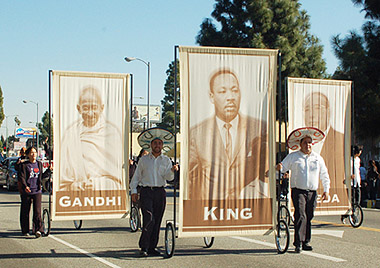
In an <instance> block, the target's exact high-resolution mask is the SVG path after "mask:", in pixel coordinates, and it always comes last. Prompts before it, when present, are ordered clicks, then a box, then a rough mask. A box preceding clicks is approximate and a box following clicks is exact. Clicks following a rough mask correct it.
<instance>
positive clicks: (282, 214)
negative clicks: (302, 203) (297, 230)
mask: <svg viewBox="0 0 380 268" xmlns="http://www.w3.org/2000/svg"><path fill="white" fill-rule="evenodd" d="M290 219H291V217H290V212H289V209H288V208H287V207H286V206H284V205H281V206H280V210H279V211H278V214H277V221H278V222H280V220H284V221H285V222H286V224H287V225H288V227H289V226H290Z"/></svg>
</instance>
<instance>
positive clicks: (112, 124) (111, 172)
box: [52, 71, 130, 220]
mask: <svg viewBox="0 0 380 268" xmlns="http://www.w3.org/2000/svg"><path fill="white" fill-rule="evenodd" d="M129 83H130V77H129V75H128V74H109V73H86V72H62V71H52V99H53V101H52V107H53V118H54V128H53V131H54V132H53V133H54V148H53V149H54V164H55V165H54V172H53V208H52V218H53V219H57V220H72V219H104V218H120V217H121V216H122V215H124V214H125V213H126V212H127V210H128V209H127V208H128V207H129V206H128V205H127V202H128V199H127V185H126V179H125V178H128V176H127V175H128V174H127V172H128V169H126V168H124V167H125V166H128V149H126V148H129V146H128V138H126V137H127V136H128V132H129V131H128V126H129V123H128V122H129V116H128V115H129V112H128V92H129Z"/></svg>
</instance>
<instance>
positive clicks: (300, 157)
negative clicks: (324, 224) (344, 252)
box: [276, 132, 330, 253]
mask: <svg viewBox="0 0 380 268" xmlns="http://www.w3.org/2000/svg"><path fill="white" fill-rule="evenodd" d="M290 135H292V134H290ZM290 135H289V136H290ZM321 135H323V133H322V132H321ZM299 139H300V143H299V144H300V147H301V149H300V150H298V151H295V152H292V153H290V154H289V155H287V156H286V157H285V158H284V160H283V161H282V162H281V163H279V164H278V165H277V167H276V169H277V170H278V171H280V170H281V171H282V172H286V171H288V170H290V171H291V177H290V187H291V189H292V192H291V196H292V201H293V205H294V209H295V212H294V243H293V244H294V246H295V248H296V249H295V251H296V253H300V252H301V245H302V249H303V250H312V249H313V248H312V247H311V246H310V245H309V242H310V239H311V220H312V219H313V217H314V210H315V207H316V206H317V189H318V179H320V180H321V181H322V185H323V188H324V191H323V194H322V200H325V199H327V198H328V196H329V188H330V178H329V174H328V172H327V168H326V165H325V162H324V160H323V158H322V157H321V156H320V155H319V154H317V153H315V152H313V151H312V148H311V147H312V144H313V139H312V138H311V136H310V135H308V134H307V132H304V133H302V136H300V137H299Z"/></svg>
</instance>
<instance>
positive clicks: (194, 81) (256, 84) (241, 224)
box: [179, 47, 278, 236]
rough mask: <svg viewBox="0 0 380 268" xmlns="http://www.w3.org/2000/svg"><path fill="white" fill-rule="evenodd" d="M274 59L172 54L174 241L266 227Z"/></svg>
mask: <svg viewBox="0 0 380 268" xmlns="http://www.w3.org/2000/svg"><path fill="white" fill-rule="evenodd" d="M277 53H278V51H277V50H260V49H237V48H215V47H213V48H211V47H179V55H180V82H181V87H180V88H181V182H180V185H181V190H180V191H181V195H180V200H181V202H180V226H179V236H207V235H210V236H216V235H232V234H258V233H264V232H265V231H267V230H268V229H270V228H272V226H273V211H272V205H273V203H272V202H273V198H272V195H271V193H272V192H273V189H274V188H273V187H274V186H273V185H272V184H271V183H270V182H271V181H274V180H270V179H269V177H266V176H265V171H266V170H268V169H269V167H270V166H273V167H274V165H275V163H274V155H275V153H274V136H273V133H274V131H273V129H274V106H275V103H274V96H275V81H276V74H277ZM271 187H272V189H271ZM271 190H272V192H271Z"/></svg>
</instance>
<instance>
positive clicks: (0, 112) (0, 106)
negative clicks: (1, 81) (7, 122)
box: [0, 86, 5, 125]
mask: <svg viewBox="0 0 380 268" xmlns="http://www.w3.org/2000/svg"><path fill="white" fill-rule="evenodd" d="M3 105H4V97H3V90H2V89H1V86H0V125H1V124H2V123H3V121H4V117H5V116H4V107H3Z"/></svg>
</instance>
